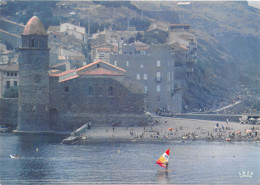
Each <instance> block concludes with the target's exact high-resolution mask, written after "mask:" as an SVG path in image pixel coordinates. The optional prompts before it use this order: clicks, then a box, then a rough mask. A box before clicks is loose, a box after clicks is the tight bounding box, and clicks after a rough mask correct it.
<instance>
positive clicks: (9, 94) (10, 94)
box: [4, 86, 18, 98]
mask: <svg viewBox="0 0 260 185" xmlns="http://www.w3.org/2000/svg"><path fill="white" fill-rule="evenodd" d="M4 98H18V88H17V87H16V86H12V87H10V88H7V89H6V90H5V92H4Z"/></svg>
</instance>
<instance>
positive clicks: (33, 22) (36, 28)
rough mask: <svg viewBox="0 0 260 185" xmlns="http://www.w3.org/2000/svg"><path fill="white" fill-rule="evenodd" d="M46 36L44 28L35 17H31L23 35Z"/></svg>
mask: <svg viewBox="0 0 260 185" xmlns="http://www.w3.org/2000/svg"><path fill="white" fill-rule="evenodd" d="M34 34H35V35H46V32H45V29H44V26H43V24H42V22H41V21H40V19H39V18H38V17H37V16H33V17H32V18H31V19H30V20H29V21H28V22H27V24H26V26H25V28H24V31H23V35H34Z"/></svg>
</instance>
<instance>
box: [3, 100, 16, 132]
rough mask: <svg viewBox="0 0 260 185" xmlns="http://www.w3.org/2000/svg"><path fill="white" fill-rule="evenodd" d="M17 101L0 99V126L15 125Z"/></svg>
mask: <svg viewBox="0 0 260 185" xmlns="http://www.w3.org/2000/svg"><path fill="white" fill-rule="evenodd" d="M17 116H18V99H17V98H0V125H9V126H12V127H15V126H16V125H17Z"/></svg>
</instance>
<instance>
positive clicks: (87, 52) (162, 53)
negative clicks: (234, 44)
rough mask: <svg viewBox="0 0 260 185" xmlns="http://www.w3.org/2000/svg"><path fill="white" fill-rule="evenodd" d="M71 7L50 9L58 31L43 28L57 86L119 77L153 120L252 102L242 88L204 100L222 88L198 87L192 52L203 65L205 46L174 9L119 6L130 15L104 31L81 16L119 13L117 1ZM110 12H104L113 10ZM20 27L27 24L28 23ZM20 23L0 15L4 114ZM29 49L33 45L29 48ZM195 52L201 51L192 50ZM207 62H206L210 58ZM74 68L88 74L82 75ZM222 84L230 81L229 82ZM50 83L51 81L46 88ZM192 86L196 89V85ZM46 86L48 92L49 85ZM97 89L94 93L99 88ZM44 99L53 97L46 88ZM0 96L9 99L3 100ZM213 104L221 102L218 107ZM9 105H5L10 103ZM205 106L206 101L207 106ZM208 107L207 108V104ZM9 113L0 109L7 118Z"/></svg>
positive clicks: (15, 75)
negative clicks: (92, 78) (140, 96)
mask: <svg viewBox="0 0 260 185" xmlns="http://www.w3.org/2000/svg"><path fill="white" fill-rule="evenodd" d="M51 3H52V2H51ZM74 5H75V4H73V3H68V2H65V3H62V2H61V3H57V4H56V5H55V6H56V8H57V11H56V12H55V13H54V14H55V15H56V16H58V17H59V16H60V15H63V16H64V20H66V22H64V20H63V21H62V22H60V23H59V25H57V24H56V25H48V26H47V27H45V29H46V33H47V35H48V47H49V48H50V51H49V70H48V73H49V77H50V79H54V78H55V79H57V80H58V83H59V84H66V83H70V82H73V83H72V84H71V85H72V86H75V88H77V87H76V86H77V85H76V84H77V83H76V84H74V79H75V77H76V78H78V77H81V76H82V77H83V76H89V75H95V76H103V77H104V76H106V77H107V76H110V77H112V76H122V75H123V76H124V77H123V78H122V79H124V80H123V81H125V82H126V83H125V84H122V85H123V86H125V87H127V88H129V90H130V89H132V90H130V91H135V92H137V91H138V93H141V94H143V95H144V106H145V107H144V108H141V107H142V105H141V104H140V110H145V111H149V112H152V113H154V114H158V115H173V114H175V113H182V112H192V111H194V110H195V111H200V112H201V111H211V110H212V108H215V109H216V108H218V107H220V106H222V107H223V105H228V104H230V103H236V102H237V101H239V99H240V98H241V97H242V94H241V93H244V94H247V96H248V97H251V94H250V92H248V91H247V90H246V88H245V90H244V92H237V93H236V94H235V95H232V96H233V97H232V99H231V98H230V94H231V93H232V91H230V92H229V91H224V90H223V91H222V92H221V95H223V96H220V95H216V96H215V97H216V99H215V98H213V97H211V96H212V95H214V94H217V92H219V89H221V88H219V87H220V86H219V84H216V85H214V86H212V87H210V88H211V89H214V88H215V89H216V91H215V92H210V91H209V89H210V88H208V87H205V84H206V83H208V80H209V79H210V78H212V76H209V79H204V80H205V82H206V83H205V82H204V81H203V82H202V83H201V84H198V83H199V82H201V79H200V78H201V73H202V72H203V71H200V70H202V69H201V66H199V67H198V66H197V60H198V53H200V57H201V58H200V60H201V61H203V62H205V61H204V58H205V56H204V54H205V51H206V50H207V48H205V47H204V46H203V45H204V44H205V42H204V40H201V42H202V44H201V43H198V41H197V40H198V34H199V35H200V36H201V34H202V32H201V30H195V29H194V27H197V25H196V24H194V25H193V24H185V19H182V21H183V23H182V22H181V21H180V20H179V16H178V11H177V14H176V12H175V11H169V10H160V11H147V10H146V11H145V10H140V9H138V8H136V7H134V6H133V4H131V3H130V4H129V3H128V2H126V3H125V5H124V6H126V7H128V8H130V9H132V10H131V16H132V17H131V18H127V19H124V18H122V19H119V18H117V19H116V18H115V17H113V16H114V15H111V16H112V17H111V18H110V19H113V18H114V19H116V20H118V21H119V22H117V21H116V20H115V21H114V23H111V22H109V23H108V24H107V25H103V24H100V22H98V23H96V22H94V19H93V17H92V18H91V16H87V17H88V18H87V19H86V15H83V10H84V11H89V10H93V9H91V8H93V7H98V8H99V9H100V10H102V8H103V6H104V7H106V6H107V7H106V8H107V9H106V10H109V9H108V8H109V7H110V6H111V5H113V6H115V7H116V6H119V7H121V8H122V7H124V6H122V5H121V4H120V3H118V4H117V3H111V4H110V3H106V2H105V3H101V4H99V3H98V2H95V3H92V5H89V7H88V6H87V5H86V4H84V6H82V8H79V7H80V3H77V6H76V7H77V8H74V9H73V8H72V7H73V6H74ZM113 6H112V8H111V11H112V9H114V8H115V7H113ZM185 6H186V5H185ZM1 7H2V8H3V7H5V5H1ZM186 7H187V8H185V7H184V8H183V7H182V5H180V7H179V8H180V9H183V10H184V11H183V12H189V11H188V10H189V9H191V7H192V6H191V5H190V4H188V5H187V6H186ZM86 8H87V10H86ZM118 10H119V9H118ZM121 10H122V9H120V11H119V12H118V13H119V14H120V15H122V12H121ZM17 13H18V14H23V15H25V13H26V12H25V11H20V12H19V11H18V12H17ZM93 13H94V12H93ZM104 13H108V12H104ZM40 14H42V12H40ZM36 15H37V13H36ZM104 15H105V14H104ZM92 16H93V15H92ZM167 16H168V17H167ZM181 16H183V15H181ZM24 17H25V16H24ZM79 18H80V20H79ZM99 18H101V17H96V18H95V20H96V21H100V19H99ZM103 18H104V17H103ZM167 20H168V21H167ZM25 21H26V22H27V21H28V19H27V20H25ZM189 21H190V20H189ZM26 22H24V23H18V22H16V20H15V19H14V18H12V17H8V16H7V17H4V16H2V17H0V23H1V28H0V40H1V44H0V47H1V48H0V49H1V50H0V51H1V54H0V73H1V74H0V98H1V101H2V103H1V105H2V107H5V105H6V104H8V105H9V109H12V110H17V108H15V105H16V104H17V100H15V98H17V97H18V88H17V87H19V85H20V83H19V76H20V75H19V72H20V71H19V67H18V66H19V64H18V61H19V59H18V56H19V48H20V47H21V45H22V41H21V35H22V34H23V33H24V29H25V23H26ZM97 25H98V26H97ZM140 25H142V26H140ZM44 26H46V25H44ZM93 27H95V29H93ZM204 34H205V33H204ZM206 38H207V37H206ZM200 39H201V38H200ZM32 44H33V47H35V46H34V43H32ZM30 47H32V45H31V46H30ZM198 47H200V49H202V51H200V50H198ZM210 47H211V46H210ZM209 49H211V48H209ZM202 52H204V53H202ZM208 55H209V54H208ZM224 56H225V55H224ZM206 58H207V57H206ZM209 58H213V55H212V56H209ZM93 64H95V65H96V67H97V69H93V67H91V66H94V65H93ZM201 64H202V63H201V62H200V65H201ZM99 67H101V68H99ZM81 69H90V70H93V71H91V72H82V71H81ZM118 69H119V73H118ZM107 70H108V71H107ZM216 70H219V69H216ZM122 72H123V73H122ZM203 73H204V72H203ZM206 74H207V73H206ZM230 76H232V74H231V75H230ZM120 78H121V77H120ZM228 78H230V77H229V76H228ZM118 79H119V78H118ZM122 79H121V80H119V81H121V82H120V83H122ZM54 81H55V80H54ZM54 81H53V80H51V81H50V83H52V82H54ZM67 81H68V82H67ZM127 81H129V82H127ZM130 81H131V82H130ZM223 82H224V81H223ZM55 83H56V82H55ZM196 83H197V85H198V86H197V87H196V86H195V85H196ZM213 83H215V82H213ZM221 83H222V82H221ZM130 84H131V85H130ZM78 85H79V84H78ZM53 87H54V89H55V87H56V86H53ZM135 87H136V88H135ZM241 87H242V86H241ZM64 88H65V92H70V85H68V84H67V85H64ZM97 88H98V87H97ZM107 88H110V87H107ZM199 88H200V90H199ZM134 89H135V90H134ZM97 91H100V89H98V90H97ZM54 92H55V91H54ZM88 92H89V93H90V94H91V92H92V90H91V89H88ZM111 92H113V89H112V90H111V88H110V89H109V90H108V94H111ZM50 93H51V94H52V93H53V92H51V90H50ZM56 93H58V92H56ZM205 93H206V94H205ZM248 93H249V94H248ZM65 96H66V95H65ZM6 98H14V99H9V100H8V101H7V99H6ZM196 98H198V99H197V101H195V103H196V104H191V103H193V102H194V99H196ZM220 100H222V101H223V100H228V101H227V102H221V101H220ZM199 101H200V102H199ZM10 102H12V103H11V104H10ZM206 102H209V103H210V102H211V103H210V104H208V105H207V104H205V103H206ZM78 103H80V102H78ZM103 103H104V102H103ZM119 103H120V102H119ZM133 103H134V102H133ZM212 103H214V104H213V105H212ZM68 104H69V105H68V110H66V111H69V110H70V109H71V108H72V107H75V106H76V105H75V104H73V103H71V102H70V103H68ZM239 106H240V107H239V108H238V109H237V112H239V113H241V110H245V108H244V107H250V105H249V104H248V101H247V102H244V103H243V104H241V103H240V104H239ZM251 107H252V106H251ZM253 107H254V106H253ZM2 109H3V108H2ZM9 109H3V110H5V113H7V114H9V113H8V110H9ZM216 110H218V109H216ZM252 110H255V109H252ZM53 111H54V117H55V116H56V114H57V111H56V109H53ZM224 111H225V110H224ZM133 112H135V111H133ZM141 112H142V111H141ZM7 117H8V116H7ZM9 117H11V118H10V120H12V119H15V117H16V113H15V111H14V112H13V113H11V116H10V115H9ZM8 119H9V118H8ZM54 119H56V118H54ZM10 120H9V121H10Z"/></svg>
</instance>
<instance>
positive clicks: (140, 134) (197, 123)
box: [79, 117, 260, 142]
mask: <svg viewBox="0 0 260 185" xmlns="http://www.w3.org/2000/svg"><path fill="white" fill-rule="evenodd" d="M155 120H158V124H156V125H153V126H147V127H120V126H115V127H112V126H108V127H95V126H91V128H90V129H86V130H85V131H84V132H82V133H80V135H79V136H80V137H81V139H80V141H81V142H85V141H86V142H88V141H98V140H99V141H100V140H106V141H109V140H121V141H161V140H182V141H185V140H193V141H196V140H213V141H214V140H217V141H225V142H228V141H258V140H259V127H260V126H259V125H248V124H240V123H238V122H221V121H208V120H195V119H181V118H171V117H155Z"/></svg>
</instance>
